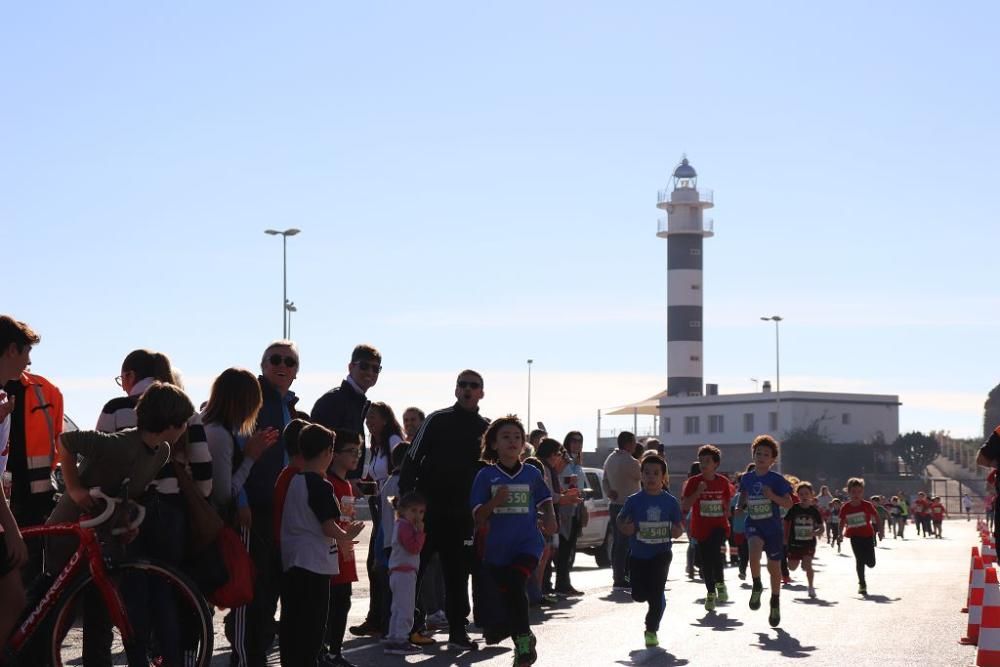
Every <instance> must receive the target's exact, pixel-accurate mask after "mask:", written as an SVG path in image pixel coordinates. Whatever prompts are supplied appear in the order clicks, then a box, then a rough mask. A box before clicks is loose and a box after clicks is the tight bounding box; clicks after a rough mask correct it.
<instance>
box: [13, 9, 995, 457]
mask: <svg viewBox="0 0 1000 667" xmlns="http://www.w3.org/2000/svg"><path fill="white" fill-rule="evenodd" d="M998 20H1000V10H998V9H997V8H996V6H994V5H992V4H989V3H964V4H960V5H956V6H952V7H948V8H947V9H946V10H945V9H943V8H942V6H941V5H940V4H932V3H929V2H917V3H907V4H906V5H905V7H904V6H903V5H884V6H879V5H876V6H872V5H871V3H859V2H849V3H839V4H838V5H837V6H836V7H829V8H825V7H813V6H802V5H801V4H800V3H764V4H761V3H756V4H746V3H686V4H682V3H664V2H637V3H629V5H628V6H613V5H610V4H607V3H580V2H572V3H569V2H552V3H544V5H541V6H540V3H527V2H510V3H490V4H487V3H467V2H455V3H360V4H359V3H354V4H348V3H331V2H323V3H296V4H294V5H286V6H283V7H281V8H278V7H276V6H274V5H273V4H270V3H244V2H241V3H232V2H230V3H227V2H218V3H209V4H205V3H193V2H179V3H170V4H169V5H162V4H161V5H145V4H144V5H136V4H135V3H124V2H118V3H114V2H111V3H101V4H100V5H95V4H93V3H76V4H69V3H67V4H64V5H60V6H58V7H56V6H54V5H51V4H44V3H43V4H38V3H33V4H32V3H29V4H24V3H21V4H20V5H8V6H7V7H6V8H4V9H3V10H2V11H0V57H2V62H4V64H5V65H4V67H3V68H2V70H0V71H2V74H0V76H2V89H0V90H2V91H3V92H2V93H0V94H2V95H3V98H4V104H2V105H0V146H2V149H3V155H4V159H3V160H0V221H2V229H3V232H2V234H3V243H2V247H3V248H4V249H5V250H6V252H5V253H4V258H5V264H6V275H7V289H6V290H5V291H4V299H3V302H2V307H0V310H2V311H4V312H8V313H11V314H13V315H14V316H16V317H18V318H19V319H24V320H26V321H28V322H30V323H32V324H33V325H34V326H35V327H36V328H37V329H38V330H39V331H40V332H41V333H42V335H43V342H42V344H41V345H40V346H39V347H38V348H37V351H36V352H35V353H34V362H35V363H34V369H35V371H36V372H40V373H42V374H44V375H47V376H49V377H51V378H53V379H54V380H56V381H57V382H59V383H60V384H61V385H62V386H63V388H64V390H65V393H66V397H67V410H68V412H69V413H70V414H71V415H72V416H73V417H74V418H76V419H77V421H79V422H80V423H81V424H83V425H90V424H92V423H93V421H95V420H96V416H97V412H98V411H99V409H100V406H101V405H102V404H103V402H104V401H106V400H107V399H108V398H111V397H113V396H115V395H116V392H117V391H118V390H117V387H116V386H115V385H114V384H113V383H112V380H111V378H113V377H114V376H115V375H117V374H118V370H119V367H120V363H121V359H122V358H123V357H124V355H125V354H126V353H127V352H128V351H130V350H131V349H133V348H136V347H151V348H154V349H159V350H162V351H165V352H167V353H168V354H169V355H170V356H171V358H172V359H173V360H174V363H175V365H176V366H178V367H179V368H180V369H181V370H182V371H183V372H184V374H185V377H186V378H187V385H188V388H189V390H190V393H191V394H192V396H193V397H194V398H195V399H196V400H201V399H203V398H204V397H205V396H206V393H207V387H208V384H209V383H210V381H211V378H212V377H214V375H216V374H217V373H218V372H219V371H221V370H222V369H224V368H226V367H228V366H231V365H242V366H248V367H251V368H252V367H254V366H255V364H256V362H257V360H258V359H259V355H260V352H261V349H262V348H263V347H264V345H266V343H267V342H268V341H269V340H271V339H272V338H275V337H277V336H278V334H279V333H280V330H281V328H280V321H279V320H278V316H279V314H280V310H279V309H280V308H281V298H282V297H281V263H280V261H281V256H280V241H279V240H277V239H274V238H272V237H268V236H265V235H264V234H263V230H264V229H265V228H268V227H275V228H279V229H280V228H285V227H293V226H294V227H299V228H301V229H303V233H302V235H300V236H298V237H296V238H294V239H291V240H290V242H289V297H290V298H291V299H292V300H294V301H295V303H296V304H297V306H298V308H299V312H298V313H297V314H296V315H295V319H294V320H293V324H292V327H293V335H294V338H295V339H296V340H297V341H298V342H299V344H300V346H301V349H302V360H303V368H302V376H301V378H300V380H299V382H298V384H297V386H296V389H298V390H299V392H300V393H301V394H302V395H303V400H304V404H305V405H306V407H311V405H312V403H313V401H314V400H315V399H316V398H317V397H318V396H319V394H320V393H322V391H324V390H325V389H326V388H327V387H328V386H331V385H332V384H334V383H336V382H337V381H339V378H340V376H341V375H342V374H343V370H344V367H345V365H346V362H347V359H348V355H349V353H350V349H351V348H352V347H353V345H354V344H355V343H357V342H361V341H368V342H371V343H373V344H375V345H376V346H378V347H379V348H380V349H381V350H382V351H383V354H384V357H385V359H384V366H385V372H384V374H383V376H382V379H381V381H380V383H379V385H377V387H376V388H375V389H374V390H373V391H372V397H373V398H376V399H382V400H386V401H388V402H390V403H391V404H392V405H393V406H394V407H396V408H397V409H401V408H402V407H405V405H409V404H416V405H420V406H422V407H425V408H428V409H432V408H435V407H440V406H442V405H444V404H446V403H448V402H449V401H450V400H451V393H450V392H451V388H452V386H453V385H452V376H453V375H454V373H455V372H457V371H458V370H460V369H461V368H464V367H474V368H478V369H481V370H482V371H483V373H484V374H485V375H486V379H487V398H486V400H485V401H484V403H483V409H484V412H485V413H486V414H488V415H497V414H501V413H506V412H510V411H514V412H519V413H522V414H523V413H524V411H525V407H526V396H525V394H526V391H525V389H526V374H525V360H526V359H528V358H533V359H535V364H534V371H533V380H534V387H533V401H532V418H533V420H535V419H539V418H540V419H543V420H545V422H546V424H547V425H548V426H549V427H550V430H551V431H552V432H554V433H558V434H560V435H561V434H562V433H563V432H565V431H566V430H568V429H570V428H579V429H581V430H583V431H584V432H585V434H588V440H589V443H590V444H592V437H591V436H590V434H592V433H593V429H594V427H595V426H596V413H597V410H598V409H601V408H610V407H612V406H615V405H620V404H622V403H625V402H629V401H632V400H637V399H641V398H645V397H646V396H648V395H651V394H653V393H655V392H657V391H659V390H660V389H662V388H663V387H664V386H665V382H666V333H665V332H666V312H665V311H666V309H665V301H666V242H665V241H663V240H660V239H657V238H656V237H655V232H656V218H657V217H658V215H660V214H661V212H660V211H658V210H657V209H656V208H655V197H656V191H657V189H659V188H663V187H666V186H667V185H668V182H669V175H670V173H671V171H672V169H673V167H674V165H675V164H676V163H677V161H678V160H679V158H680V156H681V154H682V153H687V155H688V156H689V158H690V160H691V162H692V164H693V165H694V166H695V167H696V168H697V169H698V171H699V175H700V177H701V178H700V185H701V187H702V188H703V189H704V188H709V189H713V190H714V191H715V201H716V208H715V209H713V210H712V211H710V213H709V216H710V217H712V218H714V220H715V229H716V236H715V237H714V238H712V239H709V240H707V241H706V245H705V325H704V326H705V353H704V359H705V376H706V381H708V382H712V381H716V382H718V383H719V384H720V385H721V390H722V392H723V393H729V392H737V391H739V392H742V391H748V390H750V389H752V387H753V385H752V383H751V382H750V381H749V378H750V377H757V378H771V377H772V375H773V368H774V344H773V343H774V341H773V327H771V326H769V325H768V324H765V323H762V322H760V321H759V319H758V317H759V316H760V315H769V314H772V313H778V314H781V315H782V316H783V317H785V318H786V319H785V321H784V322H783V323H782V331H781V333H782V347H781V356H782V359H781V361H782V388H783V389H803V390H807V389H829V390H850V391H869V392H875V393H896V394H899V395H900V397H901V400H902V401H903V403H904V405H903V407H902V409H901V413H900V416H901V428H902V429H903V430H910V429H920V430H930V429H942V428H943V429H948V430H950V431H951V432H952V433H953V434H956V435H975V434H977V433H978V432H979V431H980V429H981V409H982V402H983V400H984V399H985V396H986V393H987V392H988V391H989V389H991V388H992V387H993V386H994V385H995V384H997V382H1000V367H998V364H997V363H996V362H995V361H994V360H993V358H992V357H993V355H992V354H991V353H992V351H993V349H994V348H995V345H996V341H997V340H998V334H1000V325H998V323H997V318H996V312H997V311H998V308H997V306H998V305H1000V297H998V293H997V290H996V289H995V279H994V277H993V276H994V274H995V271H996V269H995V268H994V264H995V260H994V259H993V256H994V254H995V248H996V247H997V246H998V245H1000V226H998V225H997V224H996V220H995V218H996V213H995V208H996V207H995V194H991V193H995V192H996V185H995V184H996V183H997V180H998V178H1000V167H998V164H1000V163H998V160H997V157H996V156H997V154H998V153H1000V139H998V136H1000V135H998V120H997V119H998V118H1000V108H998V107H1000V104H998V101H1000V100H998V95H1000V94H998V92H997V90H996V86H995V85H994V83H995V78H996V77H995V73H996V67H997V64H998V47H997V45H996V40H995V34H994V27H995V26H996V25H997V23H998ZM629 422H630V420H626V421H625V422H623V423H629ZM615 423H616V422H612V424H611V425H614V424H615ZM607 425H609V424H607V423H606V424H605V426H607Z"/></svg>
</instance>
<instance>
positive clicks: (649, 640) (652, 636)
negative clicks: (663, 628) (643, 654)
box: [646, 630, 660, 648]
mask: <svg viewBox="0 0 1000 667" xmlns="http://www.w3.org/2000/svg"><path fill="white" fill-rule="evenodd" d="M659 645H660V640H659V639H657V637H656V633H655V632H650V631H649V630H646V648H655V647H657V646H659Z"/></svg>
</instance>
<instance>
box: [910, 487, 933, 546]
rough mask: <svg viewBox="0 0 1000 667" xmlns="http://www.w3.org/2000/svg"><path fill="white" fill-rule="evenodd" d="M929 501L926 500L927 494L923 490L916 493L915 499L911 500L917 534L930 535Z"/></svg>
mask: <svg viewBox="0 0 1000 667" xmlns="http://www.w3.org/2000/svg"><path fill="white" fill-rule="evenodd" d="M930 505H931V501H929V500H927V494H926V493H924V492H923V491H919V492H918V493H917V499H916V500H914V501H913V515H914V522H915V523H916V524H917V535H923V536H924V537H930V536H931V513H930Z"/></svg>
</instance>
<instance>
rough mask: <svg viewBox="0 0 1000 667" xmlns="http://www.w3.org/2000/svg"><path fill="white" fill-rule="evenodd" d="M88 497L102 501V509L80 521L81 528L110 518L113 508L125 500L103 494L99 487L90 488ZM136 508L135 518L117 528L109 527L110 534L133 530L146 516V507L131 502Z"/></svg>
mask: <svg viewBox="0 0 1000 667" xmlns="http://www.w3.org/2000/svg"><path fill="white" fill-rule="evenodd" d="M90 497H91V498H96V499H98V500H103V501H104V511H103V512H101V513H100V514H98V515H97V516H95V517H92V518H90V519H86V520H84V521H81V522H80V527H81V528H94V527H96V526H100V525H101V524H102V523H104V522H105V521H107V520H108V519H110V518H111V515H112V514H114V513H115V508H117V507H118V505H119V504H120V503H122V502H127V501H126V500H125V499H121V498H112V497H111V496H109V495H107V494H105V493H104V492H103V491H101V489H100V488H99V487H96V486H95V487H94V488H92V489H91V490H90ZM133 504H134V505H135V506H136V508H137V512H136V518H135V520H134V521H130V522H129V523H128V525H127V526H122V527H119V528H113V529H111V534H112V535H121V534H123V533H126V532H128V531H131V530H135V529H136V528H138V527H139V524H141V523H142V521H143V519H145V518H146V508H145V507H143V506H142V505H140V504H138V503H133Z"/></svg>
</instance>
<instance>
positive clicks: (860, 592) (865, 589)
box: [858, 584, 868, 595]
mask: <svg viewBox="0 0 1000 667" xmlns="http://www.w3.org/2000/svg"><path fill="white" fill-rule="evenodd" d="M858 595H868V586H866V585H865V584H858Z"/></svg>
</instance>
